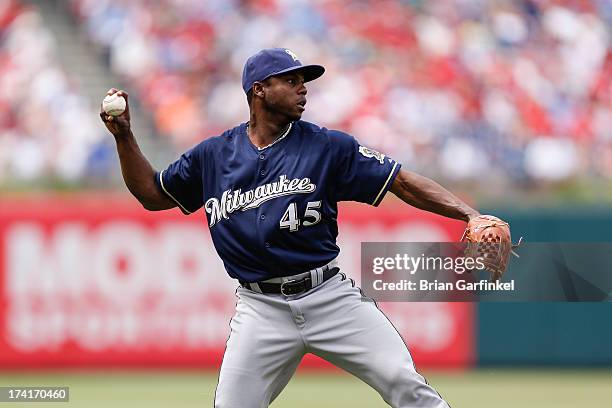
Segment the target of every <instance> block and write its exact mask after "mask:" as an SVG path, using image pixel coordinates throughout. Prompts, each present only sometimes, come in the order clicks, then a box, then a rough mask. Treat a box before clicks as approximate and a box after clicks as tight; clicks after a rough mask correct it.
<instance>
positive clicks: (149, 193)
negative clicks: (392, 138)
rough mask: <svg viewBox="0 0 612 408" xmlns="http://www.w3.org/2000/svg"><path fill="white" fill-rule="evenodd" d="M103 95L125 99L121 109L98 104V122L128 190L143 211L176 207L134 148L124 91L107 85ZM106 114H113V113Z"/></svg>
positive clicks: (135, 143)
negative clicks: (106, 134)
mask: <svg viewBox="0 0 612 408" xmlns="http://www.w3.org/2000/svg"><path fill="white" fill-rule="evenodd" d="M106 95H107V96H111V95H113V96H114V95H116V96H118V97H121V98H124V99H125V108H124V110H123V112H121V111H119V112H115V113H113V112H106V111H105V110H104V104H103V105H102V106H101V107H100V119H102V122H103V123H104V125H105V126H106V128H107V129H108V131H109V132H110V133H111V134H112V135H113V137H114V138H115V142H116V143H117V153H118V154H119V162H120V163H121V173H122V174H123V180H124V181H125V185H126V186H127V188H128V190H130V192H131V193H132V195H134V197H136V198H137V199H138V201H140V203H141V204H142V206H143V207H144V208H146V209H147V210H151V211H159V210H167V209H169V208H173V207H176V204H175V203H174V201H172V200H171V199H170V198H169V197H168V196H166V195H165V194H164V193H163V192H162V191H160V190H159V188H158V187H157V185H156V184H155V170H154V169H153V167H152V166H151V163H149V161H148V160H147V158H146V157H145V156H144V155H143V154H142V152H141V151H140V147H138V143H137V142H136V138H135V137H134V134H133V133H132V130H131V126H130V104H129V102H128V99H129V95H128V93H127V92H125V91H123V90H118V89H115V88H111V89H109V90H108V92H107V93H106ZM105 101H106V98H105ZM110 113H113V115H111V114H110Z"/></svg>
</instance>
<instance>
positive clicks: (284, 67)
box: [242, 48, 325, 93]
mask: <svg viewBox="0 0 612 408" xmlns="http://www.w3.org/2000/svg"><path fill="white" fill-rule="evenodd" d="M294 71H299V72H301V73H302V74H304V82H308V81H312V80H313V79H317V78H318V77H320V76H321V75H323V73H324V72H325V68H323V67H322V66H321V65H302V63H301V62H300V60H299V59H298V57H297V55H295V54H294V53H293V52H292V51H291V50H288V49H286V48H268V49H265V50H261V51H259V52H258V53H257V54H255V55H253V56H251V57H250V58H249V59H248V60H247V62H246V63H245V64H244V70H243V71H242V89H244V93H247V92H249V91H250V90H251V88H252V87H253V84H254V83H255V82H257V81H263V80H265V79H268V78H270V77H272V76H275V75H281V74H286V73H287V72H294Z"/></svg>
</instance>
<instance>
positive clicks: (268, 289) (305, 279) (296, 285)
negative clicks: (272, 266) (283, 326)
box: [240, 259, 340, 296]
mask: <svg viewBox="0 0 612 408" xmlns="http://www.w3.org/2000/svg"><path fill="white" fill-rule="evenodd" d="M339 271H340V268H338V259H334V260H333V261H331V262H330V263H328V264H327V265H324V266H322V267H320V268H315V269H312V270H310V271H308V272H303V273H299V274H297V275H292V276H283V277H279V278H272V279H267V280H265V281H260V282H250V283H249V282H242V281H241V282H240V284H241V285H242V286H243V287H245V288H247V289H250V290H252V291H254V292H258V293H274V294H282V295H285V296H291V295H298V294H300V293H303V292H306V291H308V290H310V289H312V288H315V287H317V286H319V285H320V284H322V283H323V282H325V281H326V280H328V279H330V278H331V277H333V276H334V275H336V274H337V273H338V272H339Z"/></svg>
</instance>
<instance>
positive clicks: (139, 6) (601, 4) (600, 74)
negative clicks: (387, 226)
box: [0, 0, 612, 185]
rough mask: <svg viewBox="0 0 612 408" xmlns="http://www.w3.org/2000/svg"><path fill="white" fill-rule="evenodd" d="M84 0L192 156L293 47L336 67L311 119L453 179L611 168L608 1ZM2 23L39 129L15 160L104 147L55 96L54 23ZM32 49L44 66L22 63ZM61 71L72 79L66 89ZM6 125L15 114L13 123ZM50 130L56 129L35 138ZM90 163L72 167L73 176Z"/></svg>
mask: <svg viewBox="0 0 612 408" xmlns="http://www.w3.org/2000/svg"><path fill="white" fill-rule="evenodd" d="M5 1H6V0H5ZM1 3H2V1H0V4H1ZM9 3H10V2H9ZM69 4H70V8H71V12H72V13H73V14H74V16H75V17H76V19H77V20H78V21H79V22H80V24H81V25H82V31H83V32H84V33H86V35H87V36H88V37H89V38H90V40H91V41H92V42H94V43H95V44H97V45H98V46H100V48H101V49H103V50H104V51H105V55H106V56H107V57H108V58H107V59H108V63H109V64H110V66H111V67H112V69H113V70H114V72H116V73H117V74H119V75H120V76H121V77H122V78H124V79H125V82H126V83H129V84H130V89H129V91H130V92H131V93H132V94H133V95H134V96H136V97H138V98H139V99H140V101H141V103H142V104H143V106H144V108H145V109H146V110H147V111H148V112H150V113H151V115H152V117H153V120H154V122H155V125H156V127H157V128H158V129H159V131H160V133H161V134H163V135H165V136H166V137H168V138H169V139H170V140H171V141H172V143H173V144H174V145H175V146H176V147H177V150H182V149H185V148H187V147H188V146H190V145H192V144H195V143H197V142H198V141H199V140H202V139H204V138H206V137H210V136H213V135H217V134H219V133H221V132H222V131H223V130H225V129H226V128H229V127H232V126H234V125H235V124H237V123H239V122H243V121H245V120H247V119H248V111H247V104H246V98H245V95H244V93H243V91H242V89H241V86H240V77H241V72H242V67H243V64H244V61H245V60H246V58H247V57H248V56H250V55H251V54H253V53H254V52H256V51H257V50H259V49H261V48H265V47H271V46H282V47H287V48H290V49H291V50H293V51H294V52H295V53H296V54H297V55H298V56H299V57H300V59H301V61H302V62H303V63H319V64H322V65H324V66H325V67H326V69H327V71H326V74H325V75H324V76H323V77H322V78H321V79H319V80H317V81H315V82H313V83H311V84H308V88H309V101H308V105H307V108H306V112H305V115H304V119H305V120H310V121H313V122H315V123H318V124H320V125H322V126H326V127H328V128H336V129H341V130H345V131H347V132H348V133H351V134H353V135H355V136H356V137H357V138H358V139H359V140H360V141H361V142H362V144H365V145H368V146H370V147H373V148H377V149H379V150H382V151H383V152H385V153H387V154H389V155H390V156H392V157H393V158H395V159H397V160H398V161H400V162H402V163H404V165H405V166H406V167H407V168H411V169H414V170H417V171H421V172H424V173H425V174H427V175H429V176H437V177H441V178H443V179H446V180H448V179H450V180H476V179H478V180H480V179H482V177H483V175H486V176H487V177H488V178H489V179H490V180H502V181H505V182H508V183H512V184H514V185H528V184H529V183H534V182H536V183H538V182H540V183H541V182H549V181H552V182H555V181H563V180H568V179H573V178H575V177H601V178H611V177H612V79H611V78H612V46H611V44H610V40H611V38H612V36H611V27H612V2H610V1H609V0H591V1H588V0H516V1H510V0H508V1H501V0H497V1H486V0H438V1H425V0H350V1H349V0H345V1H340V0H314V1H312V0H207V1H196V0H158V1H150V0H70V2H69ZM0 15H1V13H0ZM0 21H2V22H1V23H0V27H2V30H3V31H2V33H3V34H2V46H1V48H0V56H2V59H0V64H1V65H0V67H2V68H1V69H2V70H3V71H4V70H6V68H5V65H6V62H5V61H6V55H8V60H9V61H14V62H13V63H12V64H11V66H15V67H14V68H9V69H10V70H12V71H9V73H10V72H12V75H13V77H10V78H9V77H6V75H5V73H4V72H3V73H2V82H3V84H2V87H1V89H0V106H3V105H2V103H3V102H4V103H5V104H6V103H9V105H12V106H13V107H14V106H15V105H18V106H20V107H22V108H23V110H24V111H23V112H17V114H18V115H17V116H18V117H15V118H9V119H12V120H15V121H16V122H17V123H18V124H19V126H21V127H25V130H24V131H23V132H25V134H27V135H28V136H27V137H25V136H23V135H18V136H13V139H11V137H10V136H9V137H8V139H7V137H6V136H4V135H3V136H0V143H2V149H0V166H2V163H3V162H5V161H6V160H7V159H6V158H5V157H3V155H5V154H4V153H3V152H6V148H5V147H4V146H5V144H6V143H7V141H6V140H9V142H8V143H12V142H10V140H14V139H16V140H20V138H23V139H24V140H27V142H30V144H32V143H33V142H34V141H41V140H42V141H45V143H46V144H44V146H45V147H44V149H50V147H48V146H47V144H49V143H51V142H50V141H56V142H57V144H58V147H56V148H57V149H59V150H60V151H61V152H62V154H66V155H69V154H71V151H72V150H77V153H79V154H81V155H82V151H81V150H82V149H92V148H95V140H96V137H97V136H96V135H97V133H96V132H95V131H91V130H90V128H88V126H87V125H86V126H83V127H82V128H79V129H78V133H79V134H78V135H75V134H74V133H75V131H77V130H75V127H74V126H72V127H71V129H72V134H71V135H70V140H71V143H72V144H73V145H70V146H68V145H64V143H63V140H64V138H66V137H67V133H66V132H65V131H64V129H63V128H62V126H64V125H67V126H71V125H73V123H74V120H75V119H74V118H75V116H74V114H72V115H70V117H71V118H72V123H66V122H65V121H64V120H62V113H61V112H54V111H53V110H50V109H49V107H50V106H52V104H49V103H48V102H46V101H47V100H48V98H49V97H52V95H53V93H54V92H57V91H58V90H59V89H60V88H62V87H67V86H68V85H67V84H66V80H65V78H63V77H62V74H61V72H59V71H58V70H57V69H55V68H54V64H53V61H52V59H50V56H49V55H50V54H52V48H53V47H52V41H51V40H50V39H47V37H48V34H47V33H45V31H44V28H43V27H41V25H40V21H39V19H38V18H34V17H31V16H30V17H29V18H27V19H25V20H24V22H22V23H20V24H17V26H16V27H15V28H9V29H8V31H7V29H6V28H5V27H6V24H7V23H6V22H4V21H3V20H0ZM10 25H11V26H13V25H15V22H13V23H10ZM7 32H8V36H7ZM32 37H36V41H35V44H33V43H32V42H30V40H29V39H31V38H32ZM11 44H13V45H11ZM11 50H12V51H11ZM27 50H29V52H28V55H27V56H26V57H27V59H28V61H29V62H28V63H27V64H25V63H23V64H24V65H25V66H21V65H19V58H20V55H21V54H24V53H26V51H27ZM11 53H13V54H14V55H12V54H11ZM30 54H33V55H30ZM32 58H34V60H35V61H36V63H34V64H33V63H32V62H30V61H31V59H32ZM50 75H53V76H56V77H58V78H59V79H54V80H53V81H52V83H53V85H52V86H50V85H48V84H47V80H46V78H48V77H49V76H50ZM33 79H38V80H39V81H38V82H40V83H41V84H40V85H39V86H38V87H37V86H35V83H36V81H34V80H33ZM24 84H27V86H25V87H24ZM45 84H47V85H46V86H45ZM24 88H25V89H24ZM39 88H43V89H42V90H40V89H39ZM46 88H52V89H46ZM9 89H11V90H12V91H10V92H9ZM63 91H64V90H62V92H63ZM15 93H17V94H20V95H19V98H18V99H17V101H16V100H15V99H16V97H15ZM7 94H10V98H8V97H7ZM72 103H73V104H74V105H75V106H73V107H72V109H74V110H75V112H76V113H77V114H85V113H86V112H83V109H81V108H79V107H78V106H81V104H80V103H79V102H78V97H77V96H76V95H75V96H74V100H72ZM77 105H78V106H77ZM63 109H65V107H63V106H62V110H63ZM2 111H4V109H2ZM29 111H34V115H35V116H36V118H35V119H32V114H31V113H30V112H29ZM0 115H2V116H4V113H0ZM6 121H7V119H6V118H4V117H2V118H1V119H0V131H1V132H6V127H7V125H6ZM32 121H33V122H35V123H33V124H32V123H30V122H32ZM41 122H42V123H41ZM83 123H85V124H87V123H89V118H83ZM19 126H18V127H19ZM32 127H35V128H34V129H32ZM36 129H39V130H41V131H42V133H44V134H47V133H55V136H54V137H46V136H43V135H42V134H41V135H40V136H38V135H36V136H33V135H32V134H31V133H32V132H34V133H35V132H36V131H37V130H36ZM9 135H10V132H9ZM75 140H78V143H77V142H75ZM27 142H23V143H26V144H27ZM13 143H14V142H13ZM54 143H55V142H54ZM42 149H43V147H40V146H37V147H36V148H34V147H32V148H31V150H42ZM62 149H63V150H62ZM30 154H34V153H30ZM35 154H42V152H41V151H38V152H36V153H35ZM79 157H86V155H84V156H79ZM78 163H79V161H78V160H77V161H75V162H71V163H70V164H68V163H64V164H63V165H60V166H59V167H58V169H57V171H61V172H62V174H64V173H65V174H66V175H68V176H72V175H73V174H75V171H76V168H77V167H78V166H79V164H78ZM62 166H68V168H63V167H62ZM0 168H2V167H0Z"/></svg>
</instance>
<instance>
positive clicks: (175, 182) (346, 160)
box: [100, 48, 479, 408]
mask: <svg viewBox="0 0 612 408" xmlns="http://www.w3.org/2000/svg"><path fill="white" fill-rule="evenodd" d="M324 71H325V70H324V68H323V67H322V66H319V65H302V63H301V62H300V60H299V59H298V58H297V56H296V55H295V54H294V53H293V52H291V51H290V50H287V49H283V48H274V49H266V50H262V51H260V52H258V53H257V54H255V55H253V56H252V57H250V58H249V59H248V60H247V61H246V64H245V66H244V72H243V74H242V87H243V89H244V92H245V93H246V95H247V100H248V104H249V108H250V118H249V121H248V122H246V123H242V124H240V125H238V126H236V127H235V128H233V129H230V130H227V131H226V132H224V133H223V134H221V135H220V136H218V137H212V138H209V139H206V140H205V141H203V142H201V143H200V144H198V145H197V146H195V147H193V148H192V149H191V150H189V151H187V152H186V153H184V154H183V155H182V156H181V157H180V158H179V159H178V160H177V161H176V162H174V163H172V164H170V165H169V166H168V168H166V169H165V170H163V171H160V172H156V171H155V170H154V169H153V168H152V166H151V165H150V164H149V162H148V161H147V159H146V158H145V157H144V156H143V154H142V153H141V151H140V149H139V147H138V144H137V142H136V139H135V137H134V135H133V133H132V131H131V129H130V114H129V106H128V107H127V109H126V111H125V112H124V113H123V114H122V115H120V116H117V117H113V116H109V115H107V114H105V113H104V112H103V111H102V112H101V113H100V116H101V118H102V120H103V121H104V123H105V124H106V126H107V128H108V130H109V131H110V132H111V133H112V134H113V135H114V137H115V140H116V143H117V151H118V154H119V159H120V162H121V170H122V173H123V178H124V180H125V183H126V185H127V187H128V189H129V190H130V192H131V193H132V194H133V195H134V196H135V197H136V198H137V199H138V200H139V201H140V202H141V203H142V205H143V206H144V207H145V208H146V209H148V210H152V211H157V210H165V209H170V208H174V207H179V208H180V210H181V211H182V212H183V213H185V214H191V213H194V212H196V211H197V210H198V209H200V208H201V207H204V210H205V213H206V218H207V221H208V226H209V227H210V233H211V236H212V240H213V243H214V245H215V248H216V250H217V252H218V254H219V256H220V257H221V259H222V260H223V263H224V265H225V268H226V270H227V273H228V274H229V275H230V276H231V277H232V278H234V279H236V280H238V281H239V283H240V286H239V287H238V289H237V292H236V293H237V297H238V302H237V306H236V313H235V315H234V317H233V318H232V320H231V324H230V327H231V332H230V336H229V338H228V341H227V348H226V351H225V354H224V357H223V363H222V365H221V370H220V375H219V383H218V385H217V390H216V393H215V402H214V404H215V407H218V408H229V407H231V408H250V407H253V408H255V407H257V408H260V407H267V406H268V405H269V404H270V403H271V402H272V401H273V400H274V399H275V398H276V397H277V396H278V395H279V393H280V392H281V391H282V390H283V388H284V387H285V385H286V384H287V383H288V381H289V379H290V378H291V376H292V375H293V373H294V371H295V369H296V368H297V366H298V364H299V363H300V360H301V359H302V357H303V356H304V354H306V353H313V354H316V355H318V356H320V357H322V358H324V359H326V360H327V361H330V362H331V363H333V364H335V365H336V366H338V367H341V368H342V369H344V370H346V371H348V372H349V373H351V374H353V375H355V376H357V377H359V378H360V379H361V380H363V381H365V382H366V383H367V384H369V385H370V386H372V387H373V388H374V389H376V390H377V391H378V392H379V393H380V395H381V396H382V398H383V399H384V400H385V401H386V402H387V403H388V404H389V405H390V406H392V407H412V408H416V407H432V408H433V407H448V405H447V404H446V402H445V401H444V400H443V399H442V398H441V397H440V395H439V394H438V393H437V392H436V391H435V390H434V389H433V388H432V387H431V386H430V385H428V384H427V382H426V381H425V379H424V378H423V377H422V376H421V375H420V374H419V373H418V372H417V371H416V369H415V367H414V363H413V360H412V357H411V355H410V353H409V351H408V349H407V347H406V345H405V343H404V342H403V341H402V338H401V337H400V335H399V334H398V332H397V331H396V330H395V328H394V327H393V326H392V324H391V323H390V322H389V320H388V319H387V318H386V317H385V315H383V313H382V312H381V311H380V310H379V309H378V308H377V307H376V305H375V303H374V302H371V301H362V299H363V298H362V294H361V292H360V290H359V288H356V287H355V286H354V283H353V282H352V280H350V279H347V278H346V276H345V275H344V273H342V272H341V271H340V270H339V268H338V266H337V261H336V258H337V256H338V253H339V248H338V246H337V245H336V236H337V234H338V225H337V215H338V207H337V204H338V202H339V201H358V202H362V203H367V204H370V205H373V206H377V205H378V204H379V203H380V202H381V201H382V199H383V197H384V196H385V194H386V193H387V191H389V190H390V191H391V192H392V193H394V194H395V195H397V196H398V197H399V198H401V199H402V200H403V201H405V202H406V203H408V204H410V205H413V206H415V207H418V208H421V209H424V210H428V211H432V212H435V213H437V214H441V215H444V216H447V217H450V218H455V219H460V220H465V221H469V220H471V219H474V218H477V217H478V216H479V213H478V212H477V211H476V210H474V209H472V208H470V207H469V206H468V205H466V204H465V203H464V202H462V201H461V200H459V199H458V198H457V197H455V196H454V195H453V194H451V193H450V192H448V191H447V190H445V189H444V188H442V187H441V186H440V185H438V184H436V183H435V182H433V181H431V180H429V179H427V178H425V177H422V176H419V175H417V174H414V173H412V172H410V171H407V170H403V169H400V167H401V166H400V164H399V163H397V162H396V161H394V160H393V159H391V158H389V157H387V156H386V155H384V154H382V153H379V152H377V151H374V150H372V149H368V148H367V147H364V146H360V145H359V143H358V142H357V140H355V139H354V138H353V137H352V136H350V135H348V134H346V133H343V132H340V131H336V130H329V129H326V128H322V127H319V126H317V125H315V124H312V123H308V122H305V121H302V120H300V118H301V116H302V113H303V112H304V109H305V105H306V95H307V90H306V86H305V83H306V82H308V81H312V80H314V79H316V78H318V77H320V76H321V75H322V74H323V72H324ZM108 93H109V94H114V93H119V94H120V95H122V96H124V97H125V98H126V100H127V98H128V95H127V93H126V92H124V91H118V90H116V89H111V90H109V92H108ZM346 97H350V95H346Z"/></svg>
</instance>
